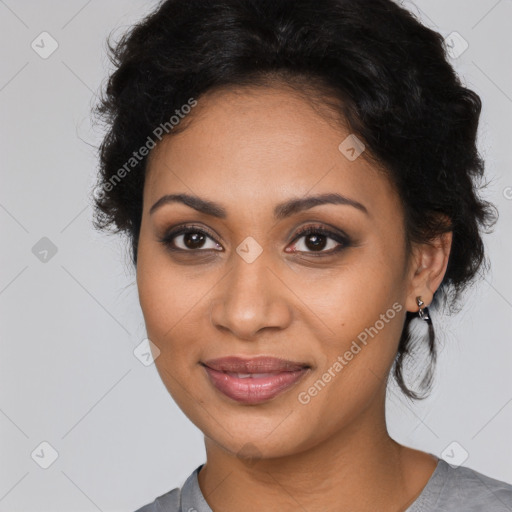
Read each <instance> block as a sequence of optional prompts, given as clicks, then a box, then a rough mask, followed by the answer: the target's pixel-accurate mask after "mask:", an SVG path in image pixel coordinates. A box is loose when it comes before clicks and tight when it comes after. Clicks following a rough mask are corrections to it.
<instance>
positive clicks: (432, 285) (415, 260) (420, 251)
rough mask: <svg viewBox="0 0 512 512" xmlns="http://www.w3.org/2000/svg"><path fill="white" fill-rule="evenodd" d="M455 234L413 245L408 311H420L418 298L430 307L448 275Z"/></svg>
mask: <svg viewBox="0 0 512 512" xmlns="http://www.w3.org/2000/svg"><path fill="white" fill-rule="evenodd" d="M452 240H453V232H452V231H449V232H447V233H443V234H442V235H439V236H438V237H437V238H435V239H434V240H432V241H430V242H428V243H424V244H413V247H412V254H411V259H410V266H409V274H408V283H409V285H408V292H407V298H406V302H405V308H406V310H407V311H411V312H416V311H418V310H419V306H418V303H417V302H416V297H418V296H419V297H421V298H422V300H423V302H424V303H425V306H429V304H430V303H431V302H432V299H433V297H434V292H435V291H436V290H437V289H438V288H439V285H440V284H441V282H442V281H443V278H444V275H445V273H446V267H447V266H448V260H449V257H450V251H451V247H452Z"/></svg>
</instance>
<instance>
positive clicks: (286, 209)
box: [149, 193, 369, 220]
mask: <svg viewBox="0 0 512 512" xmlns="http://www.w3.org/2000/svg"><path fill="white" fill-rule="evenodd" d="M170 203H182V204H185V205H186V206H190V207H191V208H193V209H194V210H197V211H198V212H201V213H204V214H206V215H210V216H212V217H217V218H219V219H225V218H226V217H227V211H226V209H225V208H224V207H223V206H221V205H220V204H218V203H214V202H213V201H208V200H206V199H201V198H200V197H197V196H192V195H189V194H167V195H165V196H162V197H161V198H160V199H159V200H158V201H157V202H156V203H155V204H154V205H153V206H152V207H151V208H150V210H149V214H150V215H152V214H153V213H154V212H155V211H156V210H157V209H158V208H160V207H161V206H163V205H164V204H170ZM322 204H343V205H348V206H353V207H354V208H357V209H358V210H360V211H362V212H363V213H365V214H366V215H369V213H368V210H367V209H366V207H365V206H364V205H362V204H361V203H359V202H358V201H355V200H353V199H350V198H348V197H345V196H342V195H341V194H335V193H329V194H321V195H317V196H308V197H303V198H297V199H290V200H288V201H285V202H283V203H280V204H278V205H277V206H276V207H275V208H274V218H275V219H276V220H282V219H284V218H286V217H290V216H291V215H294V214H296V213H299V212H301V211H303V210H308V209H310V208H313V207H314V206H319V205H322Z"/></svg>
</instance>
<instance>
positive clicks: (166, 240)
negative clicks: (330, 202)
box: [158, 225, 351, 256]
mask: <svg viewBox="0 0 512 512" xmlns="http://www.w3.org/2000/svg"><path fill="white" fill-rule="evenodd" d="M190 233H195V234H201V235H206V236H207V237H209V238H211V239H212V240H213V241H214V242H215V243H216V244H218V242H217V241H216V240H215V237H214V236H213V235H212V234H211V233H210V232H209V231H207V230H205V229H204V228H199V227H198V226H193V225H188V226H181V227H179V228H177V229H174V230H172V231H170V232H168V233H165V234H164V236H162V237H160V238H159V239H158V241H159V242H160V243H162V244H163V245H164V246H165V247H166V248H167V249H168V250H170V251H173V252H182V253H195V252H206V251H216V249H181V248H178V247H174V245H173V240H174V238H176V237H177V236H180V235H186V234H190ZM311 234H315V235H322V236H325V237H327V238H331V239H332V240H334V241H335V242H338V243H339V244H340V245H339V246H338V247H336V248H334V249H330V250H329V251H323V250H322V251H290V252H292V253H295V252H298V253H304V252H305V253H306V254H310V255H313V256H330V255H333V254H335V253H337V252H339V251H342V250H343V249H346V248H347V247H349V246H350V245H351V240H350V238H349V237H348V236H346V235H341V234H338V233H335V232H333V231H329V230H328V229H325V228H324V227H322V226H306V227H304V228H301V229H299V230H298V231H297V233H295V238H294V239H293V241H292V244H295V243H297V241H298V240H299V239H300V238H303V237H305V236H308V235H311ZM219 245H220V244H219ZM219 252H221V251H219Z"/></svg>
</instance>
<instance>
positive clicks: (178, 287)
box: [137, 86, 452, 512]
mask: <svg viewBox="0 0 512 512" xmlns="http://www.w3.org/2000/svg"><path fill="white" fill-rule="evenodd" d="M186 122H187V125H186V129H185V130H184V131H182V132H181V133H178V134H174V135H172V136H169V137H168V138H167V139H165V138H164V139H163V141H162V143H160V144H159V145H158V146H157V147H156V148H155V149H154V150H153V151H152V153H151V155H150V159H149V162H148V169H147V175H146V183H145V186H144V197H143V201H144V207H143V217H142V224H141V232H140V239H139V248H138V264H137V285H138V289H139V298H140V304H141V307H142V311H143V314H144V319H145V323H146V327H147V332H148V337H149V338H150V339H151V340H152V342H153V343H154V344H155V346H156V347H158V349H159V350H160V354H159V355H158V357H156V360H155V364H156V367H157V369H158V372H159V374H160V376H161V378H162V380H163V382H164V384H165V385H166V387H167V389H168V390H169V392H170V394H171V395H172V397H173V398H174V400H175V401H176V403H177V404H178V406H179V407H180V408H181V409H182V410H183V411H184V413H185V414H186V415H187V416H188V418H189V419H190V420H191V421H192V422H193V423H194V424H195V425H196V426H197V427H198V428H199V429H201V431H202V432H203V433H204V435H205V446H206V452H207V462H206V464H205V465H204V467H203V468H202V469H201V471H200V472H199V475H198V479H199V485H200V488H201V491H202V493H203V495H204V496H205V498H206V500H207V502H208V504H209V505H210V507H211V508H212V510H214V511H218V510H222V511H227V512H229V511H235V510H237V511H238V510H241V509H242V510H245V511H249V512H250V511H261V510H278V509H279V507H284V510H291V509H293V510H295V509H303V510H307V511H308V512H314V511H322V512H325V511H327V510H328V511H331V510H332V511H334V510H340V504H341V503H342V504H343V510H350V511H353V512H354V511H360V512H364V511H372V512H373V511H375V510H380V511H384V512H386V511H397V510H405V509H406V508H407V506H408V505H409V504H410V503H411V502H412V501H414V500H415V499H416V497H417V496H418V495H419V494H420V493H421V491H422V489H423V488H424V486H425V485H426V484H427V481H428V479H429V478H430V476H431V475H432V473H433V471H434V469H435V467H436V464H437V459H435V458H434V457H432V456H431V455H429V454H427V453H425V452H421V451H418V450H414V449H412V448H409V447H406V446H403V445H400V444H399V443H397V442H396V441H395V440H393V439H392V438H391V437H390V436H389V434H388V432H387V428H386V421H385V396H386V395H385V394H386V380H387V377H388V374H389V371H390V369H391V366H392V363H393V360H394V357H395V355H396V352H397V348H398V341H399V338H400V334H401V331H402V327H403V322H404V320H405V313H406V311H414V312H415V311H418V305H417V303H416V297H417V296H421V297H422V298H423V300H424V302H425V304H426V305H429V304H430V302H431V301H432V297H433V293H434V292H435V290H436V289H437V288H438V286H439V285H440V283H441V281H442V279H443V276H444V274H445V271H446V266H447V263H448V257H449V252H450V247H451V242H452V234H451V233H447V234H445V235H443V236H442V237H439V238H438V239H436V240H434V241H433V243H432V244H431V245H420V244H415V245H414V246H413V250H412V252H411V253H410V254H407V252H406V248H405V232H404V221H403V211H402V208H401V205H400V201H399V198H398V195H397V192H396V191H395V189H394V188H393V186H392V185H391V183H390V182H389V180H388V179H387V178H386V176H385V175H384V174H383V173H382V172H378V170H377V169H376V168H375V166H374V165H373V166H372V165H371V164H370V163H368V162H367V161H366V160H365V159H364V158H363V157H359V158H357V159H356V160H354V161H349V160H348V159H347V158H345V156H344V155H343V154H342V153H341V152H340V150H339V149H338V146H339V144H340V143H341V142H342V141H343V140H344V139H345V138H346V137H347V136H348V134H349V132H348V131H347V129H346V128H344V127H343V126H342V125H341V124H340V123H335V122H333V118H332V116H331V117H329V116H328V115H326V113H325V112H322V111H321V109H319V108H317V107H315V105H313V104H312V103H311V102H310V101H308V100H307V99H306V98H305V97H303V96H301V95H299V94H297V93H294V92H293V91H291V90H289V89H287V88H286V87H284V86H282V87H279V86H273V87H252V88H245V89H243V90H238V91H237V90H228V89H223V90H218V91H216V92H211V93H208V94H206V95H205V96H203V97H201V98H200V99H199V102H198V105H197V107H195V109H194V110H193V112H192V113H191V114H190V115H189V116H188V119H187V120H186ZM332 192H337V193H339V194H343V195H345V196H347V197H349V198H351V199H353V200H356V201H358V202H360V203H362V204H363V205H364V206H365V207H366V208H367V210H368V215H366V214H365V213H364V212H362V211H360V210H358V209H356V208H354V207H352V206H349V205H335V204H326V205H320V206H315V207H314V208H311V209H309V210H305V211H302V212H299V213H296V214H294V215H292V216H291V217H289V218H285V219H282V220H278V221H276V220H275V219H274V218H273V209H274V206H275V205H276V204H278V203H280V202H283V201H286V200H288V199H291V198H301V197H304V196H309V195H317V194H323V193H332ZM171 193H172V194H176V193H185V194H191V195H196V196H199V197H201V198H203V199H207V200H210V201H215V202H216V203H220V204H221V205H222V206H223V207H224V208H225V209H226V210H227V216H226V218H224V219H218V218H214V217H212V216H209V215H206V214H203V213H200V212H197V211H196V210H194V209H192V208H190V207H189V206H186V205H184V204H180V203H171V204H165V205H164V206H162V207H160V208H158V209H156V210H155V211H154V212H153V214H151V215H150V213H149V210H150V208H151V206H152V205H153V204H154V203H155V202H156V201H157V200H158V199H160V198H161V197H162V196H163V195H165V194H171ZM185 223H186V224H191V223H192V224H194V225H195V226H196V227H197V226H199V227H200V228H202V229H206V230H209V231H210V232H211V233H212V234H213V235H215V238H213V239H210V238H206V239H205V241H204V243H203V245H202V246H201V244H198V245H196V246H195V247H196V248H195V249H190V248H188V249H187V246H186V245H185V244H184V237H183V236H180V235H178V236H177V237H176V238H175V239H174V244H175V245H176V246H177V247H178V248H182V249H183V251H182V252H181V253H180V252H174V253H173V252H171V251H170V250H169V249H168V248H166V246H165V245H164V244H163V243H161V242H160V241H159V237H162V236H164V234H165V233H166V232H169V230H170V228H173V227H175V226H179V225H182V224H185ZM309 225H321V226H323V227H325V228H327V229H329V230H331V231H334V232H335V233H336V230H341V231H342V232H344V233H346V234H347V235H348V236H349V238H350V240H351V242H350V243H349V244H348V245H347V246H345V247H344V248H343V250H341V251H340V252H338V253H335V254H332V255H325V256H318V251H320V252H322V251H323V252H324V253H326V252H328V251H329V250H330V249H332V248H335V247H337V246H339V242H337V241H336V240H333V239H331V238H329V237H328V238H325V239H323V240H324V241H325V245H323V246H321V247H320V249H317V250H316V252H315V248H314V246H313V245H312V244H311V243H309V244H308V245H307V241H308V239H309V240H311V236H309V237H308V236H307V235H306V236H302V237H301V238H298V239H296V232H297V230H298V228H299V227H302V226H309ZM333 228H334V229H333ZM208 236H209V235H208ZM248 236H250V237H253V238H254V239H255V240H256V241H257V243H258V244H259V245H260V246H261V248H262V253H261V254H260V255H259V256H258V257H257V258H256V259H255V261H253V262H252V263H248V262H247V261H245V260H244V259H243V258H242V257H240V256H239V254H238V253H237V252H236V248H237V247H238V246H239V245H240V244H241V242H242V241H243V240H244V239H245V238H246V237H248ZM217 244H219V245H217ZM219 246H220V248H221V249H223V250H222V251H221V252H218V251H215V250H214V249H215V247H219ZM287 248H288V252H287V251H286V249H287ZM290 249H293V250H294V251H295V252H293V251H292V252H289V251H290ZM187 250H188V251H189V252H185V251H187ZM201 251H203V252H201ZM394 303H397V304H399V305H401V310H400V311H399V312H397V313H396V315H395V316H394V318H393V319H389V320H388V322H386V323H385V326H384V327H383V328H381V329H380V330H379V331H378V334H377V335H374V336H373V338H372V337H369V338H368V343H367V345H364V346H362V350H361V351H360V352H359V353H358V354H357V355H355V356H354V357H353V359H352V360H351V361H349V362H348V364H347V365H346V366H345V367H344V368H343V370H342V371H341V372H339V373H338V374H337V375H336V377H334V378H332V380H331V381H330V382H329V383H327V384H326V385H325V387H324V388H323V389H322V390H321V391H320V392H318V394H317V395H316V396H314V397H312V398H311V400H310V401H309V403H307V404H302V403H300V402H299V400H298V394H299V393H300V392H301V391H307V390H308V388H310V387H311V386H312V385H313V384H314V383H315V382H316V381H317V380H318V379H319V378H321V376H322V374H323V373H324V372H325V371H327V369H328V368H329V367H332V365H333V363H334V362H335V361H336V360H337V358H338V356H339V355H343V354H344V353H345V352H346V351H347V350H348V349H349V348H350V346H351V344H352V342H353V340H356V339H357V336H358V335H359V334H360V333H361V332H363V331H364V330H365V328H368V327H370V326H374V325H375V323H376V321H377V320H379V318H381V316H380V315H381V314H385V313H386V311H387V310H389V309H390V308H392V305H393V304H394ZM228 355H238V356H241V357H244V356H245V357H252V356H257V355H268V356H274V357H280V358H284V359H290V360H294V361H299V362H306V363H308V364H310V365H311V366H312V369H311V371H310V372H309V374H307V375H306V376H305V377H304V379H303V380H301V381H300V382H299V383H297V385H296V386H294V387H293V388H291V389H288V390H287V391H286V392H285V393H282V394H281V395H278V396H277V397H275V398H274V399H272V400H270V401H268V402H265V403H262V404H257V405H244V404H240V403H237V402H235V401H233V400H231V399H229V398H227V397H226V396H224V395H222V394H221V393H220V392H219V391H217V390H216V389H215V388H214V387H213V386H212V385H211V384H210V382H209V380H208V378H207V375H206V373H205V371H204V368H203V367H202V366H201V365H200V364H199V363H200V361H206V360H208V359H213V358H217V357H223V356H228Z"/></svg>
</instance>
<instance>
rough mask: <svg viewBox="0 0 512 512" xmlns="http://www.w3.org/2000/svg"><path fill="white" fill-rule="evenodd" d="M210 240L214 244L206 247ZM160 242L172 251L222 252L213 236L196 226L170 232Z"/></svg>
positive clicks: (183, 227)
mask: <svg viewBox="0 0 512 512" xmlns="http://www.w3.org/2000/svg"><path fill="white" fill-rule="evenodd" d="M208 240H210V241H211V242H212V243H211V244H210V247H205V246H204V245H205V243H206V242H207V241H208ZM159 242H161V243H162V244H164V245H165V246H166V247H167V248H168V249H169V250H171V251H183V252H193V251H196V250H198V249H203V250H222V247H221V245H220V244H218V243H217V242H216V241H215V240H214V239H213V235H211V234H210V233H208V232H207V231H205V230H204V229H203V228H199V227H195V226H182V227H180V228H177V229H175V230H173V231H170V232H169V233H166V234H165V235H164V236H163V237H161V238H159Z"/></svg>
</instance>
